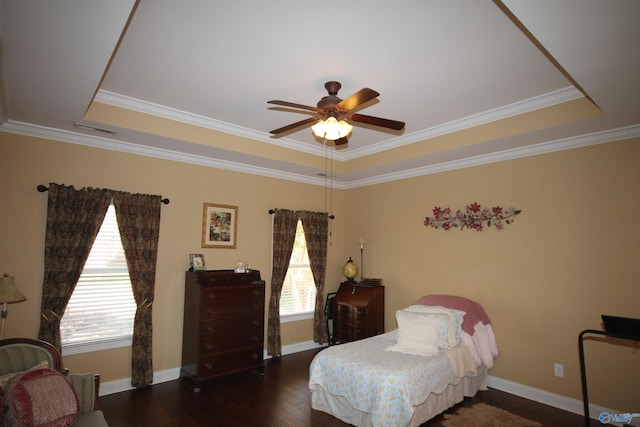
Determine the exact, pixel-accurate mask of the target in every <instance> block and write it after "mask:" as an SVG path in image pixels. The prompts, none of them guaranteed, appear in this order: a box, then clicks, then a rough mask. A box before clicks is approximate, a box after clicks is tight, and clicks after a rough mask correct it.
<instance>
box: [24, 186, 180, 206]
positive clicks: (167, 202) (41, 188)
mask: <svg viewBox="0 0 640 427" xmlns="http://www.w3.org/2000/svg"><path fill="white" fill-rule="evenodd" d="M37 188H38V191H39V192H41V193H44V192H45V191H49V187H47V186H46V185H42V184H40V185H38V187H37ZM160 197H162V196H160ZM160 201H161V202H162V203H164V204H165V205H168V204H169V199H162V200H160Z"/></svg>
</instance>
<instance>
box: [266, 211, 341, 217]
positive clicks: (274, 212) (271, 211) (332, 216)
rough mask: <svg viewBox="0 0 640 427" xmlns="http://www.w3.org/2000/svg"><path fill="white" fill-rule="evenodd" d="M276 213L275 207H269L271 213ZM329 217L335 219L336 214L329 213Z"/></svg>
mask: <svg viewBox="0 0 640 427" xmlns="http://www.w3.org/2000/svg"><path fill="white" fill-rule="evenodd" d="M274 213H276V210H275V209H269V214H270V215H273V214H274ZM329 219H335V215H329Z"/></svg>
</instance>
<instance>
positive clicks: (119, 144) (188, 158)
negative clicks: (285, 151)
mask: <svg viewBox="0 0 640 427" xmlns="http://www.w3.org/2000/svg"><path fill="white" fill-rule="evenodd" d="M0 130H1V131H4V132H8V133H15V134H19V135H26V136H32V137H36V138H43V139H50V140H54V141H61V142H67V143H70V144H77V145H84V146H87V147H93V148H100V149H103V150H111V151H119V152H122V153H128V154H136V155H140V156H146V157H154V158H158V159H164V160H173V161H176V162H181V163H189V164H194V165H199V166H207V167H212V168H218V169H224V170H230V171H234V172H242V173H248V174H253V175H260V176H265V177H270V178H276V179H284V180H288V181H295V182H300V183H304V184H312V185H321V186H324V185H325V183H326V182H325V179H324V178H323V177H310V176H308V175H302V174H296V173H290V172H286V171H281V170H276V169H269V168H265V167H260V166H255V165H248V164H244V163H239V162H230V161H227V160H221V159H214V158H211V157H205V156H199V155H196V154H188V153H181V152H178V151H174V150H167V149H164V148H157V147H149V146H146V145H140V144H134V143H131V142H126V141H120V140H116V139H111V138H106V137H100V136H94V135H86V134H82V133H78V132H72V131H68V130H64V129H56V128H50V127H45V126H40V125H34V124H31V123H24V122H17V121H11V120H10V121H8V122H6V123H4V124H3V125H2V126H0ZM335 184H336V185H334V186H333V188H337V189H341V188H342V184H340V183H335Z"/></svg>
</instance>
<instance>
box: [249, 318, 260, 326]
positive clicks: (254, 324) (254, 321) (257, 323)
mask: <svg viewBox="0 0 640 427" xmlns="http://www.w3.org/2000/svg"><path fill="white" fill-rule="evenodd" d="M251 324H252V325H253V326H258V325H259V324H260V322H258V321H257V320H255V319H254V320H252V321H251Z"/></svg>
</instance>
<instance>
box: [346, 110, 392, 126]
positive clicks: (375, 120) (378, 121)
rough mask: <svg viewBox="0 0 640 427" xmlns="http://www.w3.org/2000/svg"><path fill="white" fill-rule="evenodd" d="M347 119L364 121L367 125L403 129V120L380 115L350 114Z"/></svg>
mask: <svg viewBox="0 0 640 427" xmlns="http://www.w3.org/2000/svg"><path fill="white" fill-rule="evenodd" d="M348 119H349V120H352V121H354V122H360V123H365V124H368V125H374V126H380V127H383V128H388V129H393V130H403V129H404V122H399V121H396V120H390V119H382V118H380V117H373V116H366V115H364V114H356V113H354V114H351V115H350V116H349V117H348Z"/></svg>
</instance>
